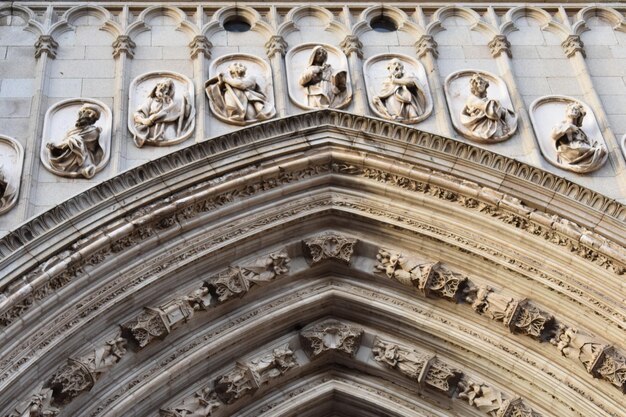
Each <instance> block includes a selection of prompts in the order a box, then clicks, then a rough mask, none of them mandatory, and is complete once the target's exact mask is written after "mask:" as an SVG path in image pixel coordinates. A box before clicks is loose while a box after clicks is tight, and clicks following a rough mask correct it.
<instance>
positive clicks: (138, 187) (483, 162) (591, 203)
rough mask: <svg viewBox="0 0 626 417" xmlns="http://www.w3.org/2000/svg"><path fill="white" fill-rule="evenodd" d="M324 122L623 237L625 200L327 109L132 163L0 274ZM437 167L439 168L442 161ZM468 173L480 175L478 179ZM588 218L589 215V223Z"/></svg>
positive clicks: (30, 226)
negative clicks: (238, 156) (215, 163)
mask: <svg viewBox="0 0 626 417" xmlns="http://www.w3.org/2000/svg"><path fill="white" fill-rule="evenodd" d="M324 129H329V130H334V131H337V130H339V131H345V132H349V133H350V134H355V135H357V136H362V135H363V133H366V134H367V135H369V136H370V137H372V136H374V137H379V138H381V139H383V140H389V141H397V142H402V143H408V144H411V145H413V146H415V147H417V148H422V149H423V150H424V151H425V153H426V154H428V156H429V157H430V158H429V159H431V160H432V156H435V157H436V156H440V157H441V158H444V159H445V160H446V161H450V160H451V159H453V160H455V161H457V163H456V164H455V166H458V167H468V166H469V167H470V168H471V167H472V166H476V167H480V170H481V171H482V172H485V168H487V169H488V170H491V171H493V174H494V179H502V182H501V183H500V184H499V186H498V187H497V189H498V191H502V192H505V193H507V194H512V195H515V196H516V197H520V198H523V199H524V201H525V202H526V203H528V204H529V205H533V202H532V201H528V196H529V195H533V196H536V198H537V202H536V205H537V206H541V201H542V200H543V206H544V207H547V208H548V210H547V211H548V212H550V211H552V212H554V213H556V212H559V213H560V214H563V213H571V215H570V216H566V217H569V219H570V220H573V221H575V222H576V223H579V224H581V225H583V226H585V227H587V228H588V229H589V230H591V231H594V232H596V233H598V234H600V235H603V236H608V237H609V240H614V241H618V243H621V242H619V239H620V236H626V233H622V232H623V231H624V230H623V229H622V228H620V227H619V225H620V224H623V222H624V220H625V219H626V207H625V206H624V205H622V204H621V203H618V202H616V201H615V200H613V199H611V198H608V197H606V196H603V195H601V194H600V193H597V192H595V191H592V190H590V189H587V188H585V187H583V186H581V185H578V184H576V183H573V182H571V181H569V180H566V179H564V178H562V177H559V176H558V175H556V174H552V173H549V172H546V171H544V170H541V169H539V168H535V167H532V166H530V165H527V164H525V163H522V162H519V161H516V160H514V159H512V158H508V157H506V156H503V155H499V154H496V153H494V152H491V151H488V150H485V149H482V148H479V147H477V146H474V145H471V144H467V143H462V142H459V141H457V140H455V139H451V138H446V137H442V136H438V135H435V134H432V133H429V132H424V131H421V130H418V129H415V128H412V127H409V126H406V125H401V124H398V123H394V122H389V121H383V120H379V119H375V118H371V117H367V116H362V115H354V114H351V113H348V112H343V111H339V110H328V109H327V110H318V111H311V112H306V113H301V114H298V115H293V116H288V117H285V118H281V119H275V120H270V121H266V122H263V123H260V124H257V125H254V126H250V127H247V128H242V129H240V130H237V131H234V132H231V133H228V134H226V135H222V136H219V137H216V138H212V139H210V140H207V141H205V142H202V143H198V144H195V145H192V146H189V147H187V148H184V149H181V150H179V151H176V152H173V153H171V154H168V155H166V156H163V157H161V158H159V159H156V160H154V161H150V162H148V163H146V164H144V165H141V166H139V167H137V168H134V169H131V170H129V171H127V172H124V173H122V174H120V175H118V176H116V177H114V178H111V179H108V180H106V181H104V182H102V183H100V184H98V185H96V186H94V187H92V188H90V189H89V190H87V191H85V192H83V193H81V194H78V195H77V196H74V197H72V198H70V199H69V200H67V201H65V202H63V203H61V204H59V205H58V206H56V207H55V208H53V209H51V210H49V211H47V212H45V213H43V214H41V215H39V216H37V217H35V218H34V219H31V220H29V221H28V222H26V223H24V224H23V225H22V226H20V227H18V228H17V229H15V230H13V231H12V232H10V233H9V234H8V235H6V236H4V237H3V238H2V239H0V275H4V276H7V273H8V272H9V270H12V271H13V272H15V270H16V269H20V270H23V271H26V270H28V269H31V268H32V267H33V266H34V265H36V264H37V263H39V262H41V261H42V260H45V259H48V258H50V257H51V256H52V255H54V254H56V253H58V252H60V251H61V250H62V249H63V248H67V247H68V246H69V244H71V243H73V242H75V241H77V240H78V239H79V238H81V237H84V236H85V235H88V234H90V233H93V232H94V231H95V230H96V229H98V228H101V227H102V226H103V225H104V224H108V223H111V222H113V221H115V220H119V219H121V218H122V217H124V216H126V215H128V213H130V212H131V211H134V210H136V209H137V208H138V207H139V206H140V205H147V204H149V203H150V201H148V199H150V200H152V201H153V200H155V199H159V198H162V197H163V196H164V195H165V194H168V193H169V194H171V193H172V192H174V190H170V189H168V188H167V186H164V187H163V190H161V191H162V192H161V193H154V192H151V194H149V196H148V195H146V199H144V200H143V201H142V202H141V203H140V205H138V203H136V202H135V200H134V199H129V200H126V199H125V197H126V196H129V195H137V194H140V193H142V192H145V189H146V188H147V187H148V185H149V184H150V183H151V182H152V183H162V181H163V180H162V178H163V176H168V177H170V178H172V177H174V176H176V175H177V172H179V173H180V174H179V175H184V173H186V172H189V171H190V170H192V169H193V168H195V167H196V166H199V165H201V164H206V159H207V157H209V156H213V155H216V154H219V153H221V152H224V151H227V150H231V149H235V148H237V147H239V146H244V145H249V144H253V143H261V142H262V141H264V140H266V139H268V138H272V137H277V136H289V134H293V133H296V132H297V133H304V132H309V131H316V130H324ZM431 165H432V162H431ZM435 169H436V167H435ZM444 169H446V167H443V166H442V170H444ZM459 174H461V175H459ZM462 174H463V170H462V169H460V170H459V171H458V174H457V176H459V177H464V175H462ZM467 179H468V180H471V181H476V182H480V179H478V178H467ZM482 182H485V181H482ZM522 184H525V185H526V187H525V189H524V188H523V187H522V188H521V187H520V186H521V185H522ZM485 185H487V186H490V184H485ZM520 189H521V190H523V191H526V194H520V192H519V190H520ZM553 201H559V202H560V203H561V204H562V206H563V207H560V208H561V210H557V208H555V207H553V203H552V202H553ZM568 205H569V206H568ZM111 213H113V214H111ZM581 213H582V214H581ZM590 219H593V220H591V223H590ZM94 220H95V221H94ZM601 223H606V224H604V225H603V224H601ZM617 229H622V230H617ZM50 242H57V245H55V246H51V245H50ZM20 257H24V259H26V261H25V262H23V263H22V264H21V265H18V264H17V263H15V261H17V260H18V259H19V258H20ZM6 285H7V282H0V287H2V288H5V287H6Z"/></svg>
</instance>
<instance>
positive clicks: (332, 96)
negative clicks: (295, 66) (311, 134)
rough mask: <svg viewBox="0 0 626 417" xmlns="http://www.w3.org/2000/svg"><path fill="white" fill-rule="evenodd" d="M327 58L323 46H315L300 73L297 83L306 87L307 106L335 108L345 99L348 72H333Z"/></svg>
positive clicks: (326, 52)
mask: <svg viewBox="0 0 626 417" xmlns="http://www.w3.org/2000/svg"><path fill="white" fill-rule="evenodd" d="M327 60H328V51H327V50H326V49H325V48H324V47H323V46H319V45H318V46H316V47H315V48H313V52H311V56H310V57H309V62H308V64H307V67H306V68H305V69H304V71H303V72H302V74H301V75H300V80H299V83H300V85H301V86H303V87H305V89H306V95H307V105H308V106H309V107H312V108H316V109H326V108H329V107H330V108H337V107H340V106H341V105H342V104H343V103H344V101H345V99H346V97H345V96H346V92H347V80H348V74H347V72H346V71H339V72H334V70H333V67H332V66H331V65H330V64H328V63H327V62H326V61H327Z"/></svg>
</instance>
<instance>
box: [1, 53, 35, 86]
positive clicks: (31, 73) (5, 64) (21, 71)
mask: <svg viewBox="0 0 626 417" xmlns="http://www.w3.org/2000/svg"><path fill="white" fill-rule="evenodd" d="M9 50H11V48H9ZM17 62H18V61H17V60H13V59H4V60H2V61H0V78H2V79H6V78H35V66H34V65H27V63H28V61H26V62H24V63H23V64H20V65H17Z"/></svg>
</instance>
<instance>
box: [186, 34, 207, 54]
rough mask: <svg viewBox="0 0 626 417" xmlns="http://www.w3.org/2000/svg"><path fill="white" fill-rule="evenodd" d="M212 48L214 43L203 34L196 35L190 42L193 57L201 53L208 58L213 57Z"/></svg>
mask: <svg viewBox="0 0 626 417" xmlns="http://www.w3.org/2000/svg"><path fill="white" fill-rule="evenodd" d="M211 48H213V44H212V43H211V41H209V40H208V39H207V37H206V36H203V35H198V36H194V38H193V39H192V40H191V42H189V50H190V52H189V53H190V55H191V58H192V59H195V58H197V57H198V56H201V55H202V57H204V58H206V59H211Z"/></svg>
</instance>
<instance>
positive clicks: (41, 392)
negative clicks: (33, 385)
mask: <svg viewBox="0 0 626 417" xmlns="http://www.w3.org/2000/svg"><path fill="white" fill-rule="evenodd" d="M59 412H60V410H59V409H58V408H56V407H53V406H52V390H51V389H49V388H42V387H40V388H38V389H37V390H36V391H35V393H34V394H32V395H31V397H30V398H29V399H28V400H26V401H23V402H22V403H20V404H19V405H18V406H17V407H16V408H15V410H14V411H13V412H12V413H11V414H9V415H8V416H7V417H54V416H56V415H57V414H59Z"/></svg>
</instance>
